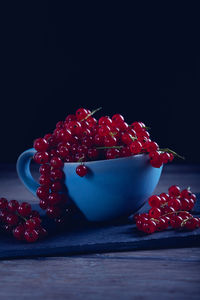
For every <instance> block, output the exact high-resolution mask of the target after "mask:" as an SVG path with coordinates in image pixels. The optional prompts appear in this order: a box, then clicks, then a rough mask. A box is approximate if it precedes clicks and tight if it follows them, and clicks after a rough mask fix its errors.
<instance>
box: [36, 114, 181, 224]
mask: <svg viewBox="0 0 200 300" xmlns="http://www.w3.org/2000/svg"><path fill="white" fill-rule="evenodd" d="M98 110H100V109H96V110H94V111H92V112H91V111H90V110H88V109H85V108H79V109H78V110H77V111H76V113H75V114H70V115H68V116H67V117H66V118H65V120H64V121H59V122H58V123H57V124H56V128H55V129H54V130H53V132H52V133H48V134H46V135H45V136H44V137H40V138H37V139H36V140H35V141H34V145H33V146H34V148H35V150H36V151H37V152H36V154H35V155H34V160H35V162H36V163H38V164H40V165H41V166H40V174H41V176H40V179H39V183H40V187H39V188H38V190H37V196H38V197H39V199H40V207H41V208H42V209H44V210H46V213H47V215H48V216H49V217H51V218H54V219H56V220H58V219H59V218H60V217H62V218H63V217H66V213H65V208H66V207H67V203H68V199H67V197H66V195H64V193H62V190H63V186H64V185H63V179H64V172H63V170H62V169H63V166H64V163H70V162H79V164H78V166H77V168H76V173H77V175H78V176H81V177H84V176H85V175H86V174H87V173H88V171H89V170H88V167H87V166H85V164H84V162H86V161H92V160H106V159H115V158H121V157H128V156H134V155H138V154H147V155H148V156H149V163H150V164H151V165H152V166H153V167H155V168H159V167H161V166H162V164H163V163H164V164H166V163H168V162H171V161H172V160H173V158H174V155H175V156H179V155H178V154H176V153H175V152H174V151H172V150H170V149H168V148H165V149H160V148H159V146H158V144H157V143H156V142H155V141H152V140H151V139H150V134H149V132H148V127H146V125H145V124H144V123H142V122H133V123H132V124H130V125H128V124H127V123H126V122H125V120H124V118H123V116H122V115H120V114H115V115H113V116H112V118H110V117H109V116H102V117H100V118H99V119H98V120H97V119H95V118H94V117H93V115H94V113H96V112H97V111H98Z"/></svg>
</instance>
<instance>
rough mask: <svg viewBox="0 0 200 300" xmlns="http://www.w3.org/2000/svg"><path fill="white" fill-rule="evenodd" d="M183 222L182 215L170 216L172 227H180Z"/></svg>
mask: <svg viewBox="0 0 200 300" xmlns="http://www.w3.org/2000/svg"><path fill="white" fill-rule="evenodd" d="M182 222H183V218H182V217H181V216H177V215H175V216H173V217H171V218H170V225H171V226H172V228H180V227H181V224H182Z"/></svg>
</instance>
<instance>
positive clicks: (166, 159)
mask: <svg viewBox="0 0 200 300" xmlns="http://www.w3.org/2000/svg"><path fill="white" fill-rule="evenodd" d="M160 157H161V160H162V162H163V164H167V163H168V162H169V160H170V155H169V153H167V152H163V153H161V154H160Z"/></svg>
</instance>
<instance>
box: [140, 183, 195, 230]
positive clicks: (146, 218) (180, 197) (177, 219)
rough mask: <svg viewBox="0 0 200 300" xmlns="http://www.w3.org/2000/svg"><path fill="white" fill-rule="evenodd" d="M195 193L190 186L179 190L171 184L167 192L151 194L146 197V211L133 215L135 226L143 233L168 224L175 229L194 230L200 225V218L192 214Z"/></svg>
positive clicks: (166, 226)
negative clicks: (148, 207) (147, 208)
mask: <svg viewBox="0 0 200 300" xmlns="http://www.w3.org/2000/svg"><path fill="white" fill-rule="evenodd" d="M195 201H196V195H195V194H193V193H192V192H191V191H190V188H187V189H184V190H182V191H181V190H180V188H179V187H178V186H176V185H172V186H171V187H170V188H169V189H168V194H167V193H162V194H160V195H153V196H151V197H150V198H149V199H148V202H149V205H150V206H151V209H150V210H149V212H148V213H142V214H136V215H134V220H135V222H136V226H137V228H138V229H139V230H140V231H143V232H145V233H148V234H150V233H154V232H155V231H163V230H165V229H167V228H168V227H169V226H171V227H172V228H175V229H187V230H194V229H196V228H198V227H200V218H198V217H194V216H192V214H191V213H190V211H191V210H192V209H193V207H194V204H195Z"/></svg>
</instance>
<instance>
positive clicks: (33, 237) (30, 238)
mask: <svg viewBox="0 0 200 300" xmlns="http://www.w3.org/2000/svg"><path fill="white" fill-rule="evenodd" d="M24 238H25V240H26V241H27V242H28V243H34V242H36V241H37V240H38V238H39V234H38V232H37V231H36V230H35V229H32V230H31V229H27V230H25V232H24Z"/></svg>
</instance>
